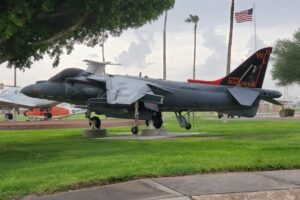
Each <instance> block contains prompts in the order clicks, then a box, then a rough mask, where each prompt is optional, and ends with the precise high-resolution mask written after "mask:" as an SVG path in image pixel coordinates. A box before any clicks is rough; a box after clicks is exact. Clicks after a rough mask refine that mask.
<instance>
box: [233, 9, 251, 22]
mask: <svg viewBox="0 0 300 200" xmlns="http://www.w3.org/2000/svg"><path fill="white" fill-rule="evenodd" d="M252 15H253V8H251V9H248V10H243V11H241V12H236V13H235V15H234V16H235V20H236V23H242V22H247V21H252Z"/></svg>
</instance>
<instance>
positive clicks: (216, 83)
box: [188, 78, 223, 85]
mask: <svg viewBox="0 0 300 200" xmlns="http://www.w3.org/2000/svg"><path fill="white" fill-rule="evenodd" d="M222 80H223V78H221V79H218V80H215V81H203V80H195V79H188V83H200V84H206V85H220V84H221V82H222Z"/></svg>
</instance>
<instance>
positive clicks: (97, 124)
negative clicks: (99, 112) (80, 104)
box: [85, 111, 101, 130]
mask: <svg viewBox="0 0 300 200" xmlns="http://www.w3.org/2000/svg"><path fill="white" fill-rule="evenodd" d="M85 117H86V118H87V119H88V120H89V125H90V127H91V129H93V130H94V129H100V128H101V120H100V118H99V117H97V116H93V117H91V112H90V111H87V112H86V113H85Z"/></svg>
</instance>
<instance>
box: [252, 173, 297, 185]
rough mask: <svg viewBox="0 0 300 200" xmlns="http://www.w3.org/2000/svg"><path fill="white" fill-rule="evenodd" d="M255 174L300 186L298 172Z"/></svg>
mask: <svg viewBox="0 0 300 200" xmlns="http://www.w3.org/2000/svg"><path fill="white" fill-rule="evenodd" d="M257 173H258V174H260V175H263V176H267V177H269V178H272V179H275V180H281V181H285V182H288V183H292V184H295V185H299V186H300V170H282V171H267V172H257Z"/></svg>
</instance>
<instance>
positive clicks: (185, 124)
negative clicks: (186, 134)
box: [175, 111, 192, 130]
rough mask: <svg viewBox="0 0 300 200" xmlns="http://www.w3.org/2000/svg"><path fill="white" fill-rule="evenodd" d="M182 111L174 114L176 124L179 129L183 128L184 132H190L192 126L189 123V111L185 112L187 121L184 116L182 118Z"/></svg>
mask: <svg viewBox="0 0 300 200" xmlns="http://www.w3.org/2000/svg"><path fill="white" fill-rule="evenodd" d="M181 113H182V111H180V112H175V115H176V118H177V121H178V124H179V126H180V127H182V128H185V129H186V130H190V129H191V128H192V125H191V123H190V113H191V112H190V111H187V116H188V117H187V119H186V117H185V116H183V115H182V114H181Z"/></svg>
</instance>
